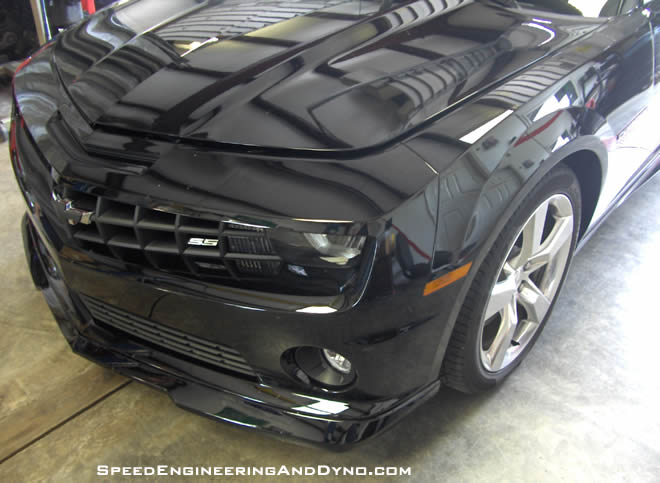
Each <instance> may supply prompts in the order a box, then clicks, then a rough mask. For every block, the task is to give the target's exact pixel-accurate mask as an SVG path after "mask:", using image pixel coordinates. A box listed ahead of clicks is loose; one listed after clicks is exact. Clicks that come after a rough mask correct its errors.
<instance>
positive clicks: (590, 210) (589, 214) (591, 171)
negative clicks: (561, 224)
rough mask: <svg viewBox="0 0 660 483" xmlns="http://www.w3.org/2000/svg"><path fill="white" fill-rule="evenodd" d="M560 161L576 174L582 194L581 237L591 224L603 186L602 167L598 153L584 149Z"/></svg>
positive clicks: (580, 237)
mask: <svg viewBox="0 0 660 483" xmlns="http://www.w3.org/2000/svg"><path fill="white" fill-rule="evenodd" d="M561 163H563V164H565V165H566V166H568V167H569V168H570V169H571V170H572V171H573V172H574V173H575V176H577V179H578V182H579V183H580V193H581V196H582V216H581V219H580V234H579V238H578V239H580V240H581V239H582V237H583V236H584V234H585V233H586V231H587V228H588V227H589V225H590V224H591V221H592V218H593V215H594V213H595V211H596V205H597V204H598V199H599V197H600V192H601V188H602V186H603V168H602V166H601V162H600V159H599V158H598V155H596V153H594V152H593V151H591V150H588V149H584V150H580V151H577V152H575V153H572V154H570V155H569V156H568V157H566V158H564V159H563V160H562V161H561Z"/></svg>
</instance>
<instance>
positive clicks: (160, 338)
mask: <svg viewBox="0 0 660 483" xmlns="http://www.w3.org/2000/svg"><path fill="white" fill-rule="evenodd" d="M81 298H82V300H83V302H84V304H85V306H86V307H87V309H88V310H89V312H90V313H91V314H92V317H93V318H94V320H95V322H96V323H98V324H100V325H101V326H109V327H111V328H112V329H115V330H119V331H121V332H122V333H124V334H128V335H129V336H132V337H134V338H136V339H139V340H140V341H144V342H147V343H148V344H151V345H154V346H157V347H158V348H164V349H167V350H169V351H172V352H175V353H177V354H181V355H184V356H186V357H189V358H191V359H195V360H197V361H202V362H205V363H207V364H211V365H213V366H215V367H219V368H221V369H226V370H229V371H233V372H238V373H240V374H243V375H247V376H251V377H256V374H255V372H254V370H253V369H252V368H251V367H250V365H249V364H248V363H247V361H246V360H245V359H244V358H243V356H242V355H241V354H240V352H238V351H237V350H235V349H232V348H231V347H229V346H226V345H224V344H218V343H215V342H211V341H208V340H204V339H200V338H199V337H195V336H192V335H189V334H186V333H184V332H181V331H179V330H177V329H173V328H171V327H166V326H164V325H161V324H158V323H156V322H154V321H152V320H148V319H145V318H143V317H139V316H137V315H134V314H131V313H129V312H126V311H124V310H121V309H119V308H117V307H114V306H112V305H108V304H106V303H105V302H101V301H100V300H98V299H95V298H92V297H89V296H87V295H81Z"/></svg>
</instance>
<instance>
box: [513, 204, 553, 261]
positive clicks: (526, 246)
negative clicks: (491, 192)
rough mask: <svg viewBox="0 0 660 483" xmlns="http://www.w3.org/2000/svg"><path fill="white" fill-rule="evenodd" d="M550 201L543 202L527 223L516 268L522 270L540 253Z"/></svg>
mask: <svg viewBox="0 0 660 483" xmlns="http://www.w3.org/2000/svg"><path fill="white" fill-rule="evenodd" d="M548 205H549V200H546V201H545V202H543V203H542V204H541V205H540V206H539V207H538V208H537V209H536V211H535V212H534V214H533V215H532V216H531V217H530V219H529V220H528V221H527V224H526V225H525V226H524V228H523V231H522V246H521V248H520V254H519V255H518V257H516V262H515V264H514V268H520V267H522V266H523V265H525V264H526V263H527V262H528V261H529V260H530V259H531V258H532V256H533V255H534V254H536V253H538V252H539V251H540V247H541V242H542V241H543V229H544V228H545V220H546V216H547V214H548Z"/></svg>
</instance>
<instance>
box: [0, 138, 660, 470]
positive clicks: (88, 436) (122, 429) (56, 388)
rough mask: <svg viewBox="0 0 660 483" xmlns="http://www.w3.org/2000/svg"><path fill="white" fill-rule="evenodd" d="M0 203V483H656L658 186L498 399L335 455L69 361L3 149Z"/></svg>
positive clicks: (583, 261)
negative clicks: (167, 475) (241, 481)
mask: <svg viewBox="0 0 660 483" xmlns="http://www.w3.org/2000/svg"><path fill="white" fill-rule="evenodd" d="M0 196H1V197H2V204H1V205H0V246H2V250H0V270H1V272H2V276H1V277H0V307H2V309H0V327H1V330H2V333H3V336H2V337H1V338H0V461H2V463H1V464H0V481H41V480H45V479H53V480H62V481H86V480H90V479H92V478H93V477H94V475H95V469H96V465H99V464H104V465H119V466H126V465H158V464H169V465H211V466H221V465H244V466H252V465H268V466H270V465H273V466H277V467H279V465H282V464H288V465H295V466H298V465H309V464H313V465H316V464H325V465H357V466H378V465H395V466H404V467H408V466H409V467H411V469H412V479H413V480H415V481H438V480H447V481H451V480H453V481H474V480H477V479H479V480H481V479H488V480H489V481H515V480H520V481H557V480H568V481H576V480H591V481H594V480H609V481H611V480H626V481H628V480H629V481H635V482H640V481H653V480H655V481H660V418H659V417H658V407H660V378H658V375H657V365H658V357H657V354H658V341H659V340H660V323H658V322H660V317H659V316H658V300H657V297H658V296H659V295H658V272H659V271H660V270H659V269H660V251H659V247H660V215H658V213H660V177H657V178H656V179H655V180H654V181H652V182H651V183H649V184H648V185H647V186H646V187H645V188H643V190H641V191H640V192H638V193H637V194H636V195H635V196H634V197H633V198H632V199H630V200H629V201H628V202H627V203H626V204H624V205H623V206H622V207H621V208H620V209H619V210H618V211H617V212H616V213H614V215H613V216H612V217H611V218H610V219H609V221H608V222H607V223H606V224H605V225H604V226H603V227H602V228H601V229H600V231H599V232H598V233H597V234H596V236H595V237H594V238H593V239H592V240H591V241H590V243H589V244H588V245H587V246H586V247H585V248H584V250H583V251H582V252H581V253H580V254H579V256H578V257H577V258H576V259H575V262H574V265H573V268H572V272H571V274H570V276H569V278H568V281H567V284H566V286H565V289H564V292H563V295H562V297H561V299H560V300H559V303H558V305H557V307H556V310H555V312H554V316H553V318H552V320H551V323H550V324H549V325H548V327H547V328H546V330H545V332H544V334H543V336H542V337H541V339H540V340H539V343H538V344H537V346H536V348H535V350H534V351H533V353H532V354H531V357H529V358H528V359H527V361H526V362H525V363H523V365H522V366H521V367H520V369H519V370H518V371H517V372H516V373H515V374H514V375H513V376H512V377H511V378H509V380H508V381H507V382H506V383H505V384H504V385H503V386H502V387H500V388H498V389H497V390H495V391H493V392H491V393H489V394H486V395H482V396H478V397H468V396H464V395H461V394H458V393H455V392H452V391H450V390H444V389H443V390H442V391H441V393H440V394H439V395H438V396H437V397H436V398H435V399H434V400H432V401H431V402H429V403H428V404H426V405H425V406H423V407H421V408H420V409H419V410H418V411H416V412H415V413H414V414H412V415H411V416H410V417H408V418H407V420H406V421H405V422H404V423H403V424H400V425H399V426H397V427H396V428H395V429H393V430H392V431H390V432H388V433H386V434H385V435H383V437H381V438H380V439H377V440H375V441H373V442H371V443H367V444H365V445H364V446H362V447H358V448H356V449H355V450H353V451H352V452H349V453H341V454H334V453H329V452H326V451H322V450H318V449H310V448H303V447H298V446H294V445H291V444H287V443H282V442H278V441H275V440H272V439H270V438H267V437H265V436H263V435H260V434H256V433H254V432H251V431H249V430H243V429H238V428H235V427H231V426H227V425H223V424H219V423H214V422H211V421H209V420H206V419H203V418H201V417H198V416H195V415H193V414H189V413H187V412H184V411H182V410H179V409H177V408H175V407H174V406H173V405H172V404H171V403H170V401H169V399H168V398H167V396H166V395H164V394H161V393H159V392H156V391H154V390H151V389H148V388H146V387H144V386H142V385H140V384H137V383H128V381H126V380H125V379H123V378H122V377H119V376H116V375H113V374H112V373H110V372H108V371H105V370H103V369H100V368H98V367H96V366H93V365H91V364H90V363H88V362H86V361H85V360H83V359H81V358H79V357H77V356H74V355H73V354H72V353H71V352H70V351H69V349H68V346H67V345H66V344H65V342H64V339H63V338H62V337H61V336H60V334H59V332H58V330H57V329H56V327H55V322H54V321H53V319H52V317H51V315H50V313H49V311H48V309H47V307H46V304H45V302H44V301H43V300H42V297H41V295H40V294H39V293H38V292H37V291H36V290H35V289H33V288H32V285H31V282H30V279H29V277H28V272H27V269H26V265H25V259H24V255H23V249H22V246H21V234H20V230H19V219H20V215H21V213H22V211H23V202H22V199H21V197H20V195H19V192H18V190H17V188H16V187H15V183H14V179H13V175H12V173H11V172H10V168H9V161H8V155H7V146H6V144H4V145H0ZM281 479H282V480H285V479H287V480H288V478H286V477H282V478H281ZM172 481H174V480H172Z"/></svg>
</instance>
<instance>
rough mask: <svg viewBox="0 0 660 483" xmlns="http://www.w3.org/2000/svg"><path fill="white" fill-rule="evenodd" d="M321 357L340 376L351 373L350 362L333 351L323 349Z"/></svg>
mask: <svg viewBox="0 0 660 483" xmlns="http://www.w3.org/2000/svg"><path fill="white" fill-rule="evenodd" d="M323 356H324V357H325V360H326V361H328V364H330V366H331V367H332V368H333V369H335V370H337V371H339V372H341V373H342V374H350V373H351V361H349V360H348V359H346V358H345V357H344V356H342V355H341V354H337V353H336V352H334V351H331V350H328V349H323Z"/></svg>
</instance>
